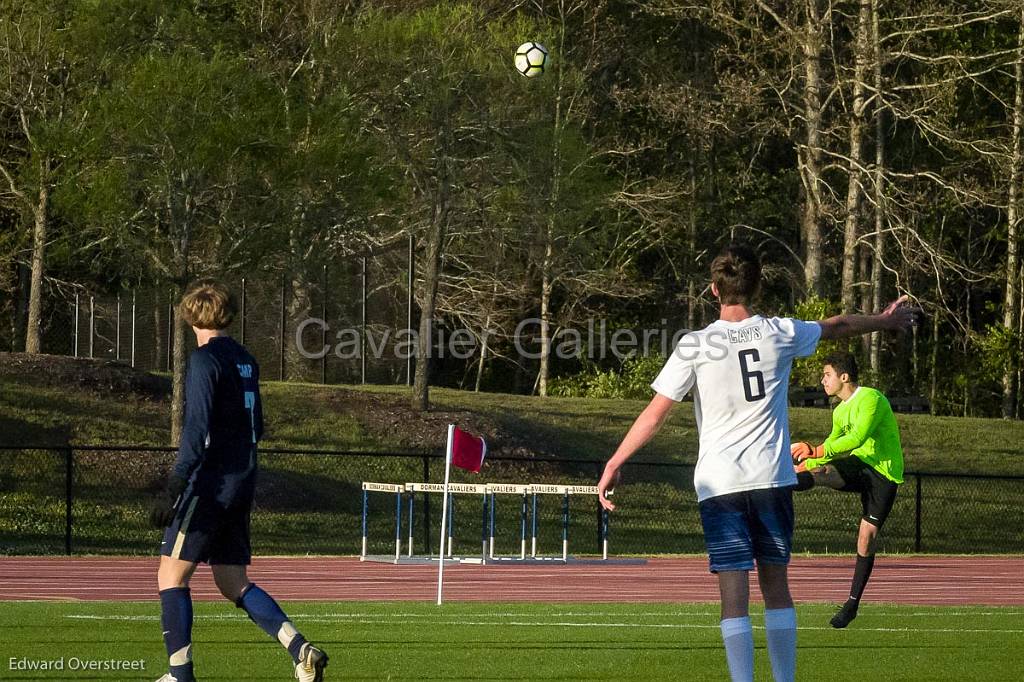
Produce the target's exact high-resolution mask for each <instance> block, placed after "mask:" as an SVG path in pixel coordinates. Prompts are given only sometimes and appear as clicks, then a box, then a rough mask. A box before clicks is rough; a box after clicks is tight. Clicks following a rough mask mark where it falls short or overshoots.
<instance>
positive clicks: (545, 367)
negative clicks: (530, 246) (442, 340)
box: [537, 4, 565, 398]
mask: <svg viewBox="0 0 1024 682" xmlns="http://www.w3.org/2000/svg"><path fill="white" fill-rule="evenodd" d="M564 9H565V8H564V5H561V4H560V5H559V10H560V11H561V12H563V14H562V16H561V17H560V19H561V23H560V26H561V28H560V33H559V41H558V53H559V54H565V15H564ZM556 68H557V69H558V81H557V83H556V85H555V120H554V138H553V140H552V148H551V196H550V197H548V215H547V224H546V226H545V228H544V264H543V268H542V270H541V285H540V370H539V373H538V375H537V395H539V396H540V397H542V398H546V397H547V395H548V377H549V376H550V374H551V293H552V292H553V291H554V288H555V274H554V272H553V270H554V267H555V259H554V255H555V243H554V240H555V230H556V227H557V220H556V212H557V211H558V203H559V188H560V187H561V178H562V88H563V84H564V79H563V71H562V68H561V66H558V65H556Z"/></svg>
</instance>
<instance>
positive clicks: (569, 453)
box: [0, 353, 1024, 475]
mask: <svg viewBox="0 0 1024 682" xmlns="http://www.w3.org/2000/svg"><path fill="white" fill-rule="evenodd" d="M263 399H264V412H265V415H266V421H267V433H266V440H265V442H264V445H265V446H266V447H287V448H320V449H350V448H358V449H365V450H384V449H401V450H437V449H439V448H440V447H441V444H442V443H443V438H444V427H445V425H446V424H448V423H449V422H453V421H454V422H457V423H459V424H460V425H462V426H464V427H465V428H469V429H471V430H474V431H476V432H478V433H481V434H483V435H485V436H486V437H487V438H488V442H489V444H490V446H491V447H492V449H493V451H494V452H496V453H499V454H509V455H519V456H527V457H529V456H531V455H534V454H544V455H553V456H562V457H566V458H594V459H604V458H606V457H607V456H608V455H609V454H610V453H611V452H612V451H613V450H614V448H615V446H616V445H617V444H618V441H619V439H621V437H622V435H623V434H624V433H625V432H626V430H627V429H628V428H629V425H630V424H631V423H632V420H633V419H634V418H635V417H636V415H637V414H638V413H639V412H640V410H641V409H642V408H643V405H644V403H643V402H642V401H628V400H599V399H580V398H543V399H542V398H537V397H531V396H518V395H505V394H496V393H471V392H466V391H457V390H451V389H436V388H435V389H432V390H431V401H432V404H433V409H432V410H431V411H429V412H426V413H422V414H421V413H417V412H415V411H414V410H412V409H411V408H410V407H409V401H408V389H407V388H406V387H404V386H321V385H318V384H299V383H286V382H265V383H264V384H263ZM169 414H170V380H169V378H168V377H167V376H166V375H163V376H162V375H154V374H149V373H146V372H139V371H136V370H133V369H132V368H131V367H129V366H127V365H125V364H123V363H116V362H110V361H101V360H85V359H75V358H67V357H59V356H28V355H23V354H15V353H0V444H2V445H63V444H115V443H116V444H131V445H166V444H167V442H168V424H169V421H170V417H169ZM791 418H792V427H791V428H792V432H793V436H794V438H800V439H807V440H811V441H820V440H821V438H822V437H823V436H824V435H825V434H826V433H827V432H828V429H829V426H830V413H829V411H828V410H825V409H815V408H794V409H793V410H792V411H791ZM898 420H899V423H900V427H901V432H902V438H903V444H904V450H905V453H906V459H907V468H908V470H911V471H922V472H942V473H997V474H1013V475H1024V456H1022V454H1021V452H1020V444H1021V443H1024V424H1022V423H1019V422H1008V421H1002V420H995V419H965V418H958V417H932V416H928V415H899V416H898ZM696 456H697V431H696V425H695V423H694V417H693V408H692V405H690V404H684V405H681V406H679V407H678V408H676V410H675V411H674V413H673V414H672V416H671V417H670V419H669V421H668V422H667V424H666V426H665V428H663V430H662V431H661V433H659V435H658V436H657V437H656V438H655V439H654V441H653V442H652V443H651V444H649V445H648V447H647V448H646V449H645V451H644V452H643V453H642V454H641V455H639V456H638V457H642V458H643V459H646V460H650V461H679V462H685V463H692V462H694V461H696Z"/></svg>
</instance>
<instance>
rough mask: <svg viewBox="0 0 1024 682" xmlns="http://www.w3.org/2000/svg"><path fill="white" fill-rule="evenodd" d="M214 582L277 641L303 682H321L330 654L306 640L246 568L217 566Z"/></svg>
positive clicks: (227, 597)
mask: <svg viewBox="0 0 1024 682" xmlns="http://www.w3.org/2000/svg"><path fill="white" fill-rule="evenodd" d="M210 568H211V569H213V580H214V582H215V583H217V589H218V590H220V593H221V594H222V595H224V597H225V598H226V599H229V600H231V601H232V602H234V603H235V606H237V607H238V608H240V609H242V610H243V611H245V612H246V614H247V615H248V616H249V618H250V620H252V622H254V623H256V625H258V626H260V628H262V629H263V631H264V632H266V633H267V634H268V635H270V636H271V637H273V638H275V639H277V641H278V642H280V643H281V646H283V647H284V648H285V649H287V650H288V653H289V654H291V657H292V661H293V662H294V663H295V677H296V678H298V679H299V681H300V682H320V681H321V680H323V679H324V668H326V667H327V654H325V653H324V652H323V651H321V650H320V649H318V648H316V647H315V646H313V645H312V644H310V643H309V642H307V641H306V638H305V637H303V636H302V634H301V633H300V632H299V631H298V630H296V629H295V626H293V625H292V623H291V621H290V620H288V616H286V615H285V613H284V611H282V610H281V607H280V606H278V604H277V602H276V601H274V599H273V597H271V596H270V595H269V594H267V593H266V592H264V591H263V590H262V589H261V588H259V587H257V586H256V584H255V583H252V582H250V581H249V575H248V572H247V570H246V567H245V566H244V565H240V564H237V565H236V564H214V565H212V566H211V567H210Z"/></svg>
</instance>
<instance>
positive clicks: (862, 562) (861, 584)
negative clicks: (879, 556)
mask: <svg viewBox="0 0 1024 682" xmlns="http://www.w3.org/2000/svg"><path fill="white" fill-rule="evenodd" d="M874 566H875V555H874V554H872V555H871V556H861V555H860V554H857V567H856V568H855V569H854V570H853V585H852V586H851V587H850V599H851V600H853V601H854V604H855V605H859V604H860V598H861V595H863V594H864V588H865V587H866V586H867V584H868V578H870V577H871V569H872V568H874Z"/></svg>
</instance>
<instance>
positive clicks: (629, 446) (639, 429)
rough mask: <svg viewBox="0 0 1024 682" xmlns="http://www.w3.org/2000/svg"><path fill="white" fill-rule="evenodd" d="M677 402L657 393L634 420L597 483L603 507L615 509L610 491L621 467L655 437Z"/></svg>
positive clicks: (598, 494)
mask: <svg viewBox="0 0 1024 682" xmlns="http://www.w3.org/2000/svg"><path fill="white" fill-rule="evenodd" d="M675 404H676V401H674V400H672V399H671V398H666V397H665V396H663V395H661V394H660V393H656V394H655V395H654V397H653V398H651V402H650V403H648V404H647V407H645V408H644V411H643V412H641V413H640V415H639V416H638V417H637V418H636V421H634V422H633V425H632V426H631V427H629V431H628V432H627V433H626V436H625V438H623V439H622V442H621V443H620V444H619V447H618V448H616V450H615V454H613V455H612V456H611V458H610V459H609V460H608V463H607V464H605V465H604V473H603V474H601V480H600V481H599V482H598V484H597V499H598V500H600V502H601V506H602V507H604V508H605V509H607V510H609V511H611V510H613V509H615V505H614V504H612V503H611V502H610V501H609V500H608V491H609V490H612V489H614V488H615V483H616V482H617V481H618V479H619V469H620V468H621V467H622V465H623V464H625V462H626V460H628V459H629V458H630V457H632V456H633V455H634V454H635V453H636V451H637V450H639V449H640V448H642V447H643V446H644V445H645V444H646V443H647V441H649V440H650V439H651V438H653V437H654V434H656V433H657V432H658V429H660V428H661V425H662V424H664V423H665V418H666V417H668V413H669V412H670V411H671V410H672V406H673V405H675Z"/></svg>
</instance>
